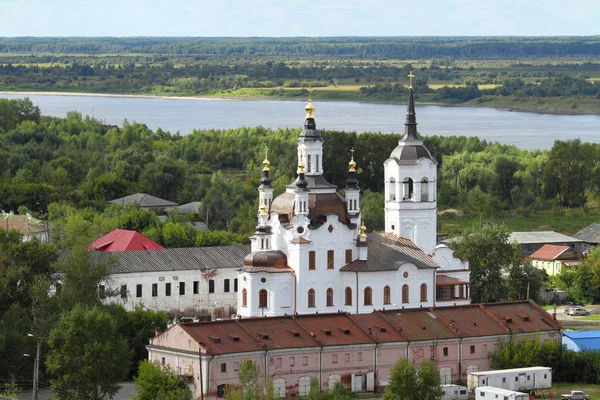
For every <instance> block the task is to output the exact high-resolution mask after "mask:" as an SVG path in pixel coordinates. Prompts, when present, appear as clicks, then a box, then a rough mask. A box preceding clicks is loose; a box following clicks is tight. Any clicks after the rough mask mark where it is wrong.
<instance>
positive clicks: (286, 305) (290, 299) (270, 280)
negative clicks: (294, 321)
mask: <svg viewBox="0 0 600 400" xmlns="http://www.w3.org/2000/svg"><path fill="white" fill-rule="evenodd" d="M240 283H241V286H240V292H239V294H238V304H239V307H238V315H240V316H241V317H271V316H275V315H284V314H288V315H292V314H293V313H294V290H295V289H294V286H295V284H294V278H293V275H292V274H290V273H285V272H282V273H268V272H261V273H241V274H240ZM244 289H245V290H246V291H247V302H246V306H245V307H244V306H243V304H244V303H243V298H242V296H243V290H244ZM261 290H266V293H267V304H266V307H261V304H260V291H261Z"/></svg>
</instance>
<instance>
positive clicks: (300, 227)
mask: <svg viewBox="0 0 600 400" xmlns="http://www.w3.org/2000/svg"><path fill="white" fill-rule="evenodd" d="M305 109H306V111H307V115H306V118H305V122H304V128H303V130H302V132H301V133H300V135H299V138H298V149H297V156H298V169H297V173H298V176H297V178H296V180H295V182H293V183H291V184H289V185H288V186H287V187H286V190H285V192H284V193H282V194H281V195H279V196H277V197H275V198H273V187H272V186H271V179H270V177H269V172H270V163H269V161H268V158H267V157H266V156H265V160H264V161H263V165H264V168H263V174H264V175H263V178H262V179H261V184H260V186H259V188H258V191H259V210H258V225H257V227H256V232H255V235H254V236H253V237H252V238H251V242H252V245H251V249H252V252H251V253H250V254H249V255H248V256H247V257H246V258H245V260H244V266H243V268H242V269H241V270H240V271H239V275H238V281H239V282H240V290H239V292H238V315H239V316H240V317H242V318H244V317H262V316H283V315H298V314H316V313H331V312H347V313H351V314H363V313H371V312H373V311H375V310H382V309H402V308H423V307H432V306H438V307H439V306H444V305H464V304H469V303H470V296H469V271H468V263H467V262H463V261H461V260H458V259H456V258H454V257H453V254H452V250H451V249H450V248H448V247H447V246H445V245H439V246H438V245H436V227H437V201H436V196H437V193H436V185H437V161H436V160H435V158H434V157H433V156H432V155H431V153H430V152H429V150H428V149H427V148H426V147H425V146H424V145H423V142H422V141H421V140H420V139H419V137H418V135H417V130H416V125H417V123H416V114H415V106H414V99H413V89H412V85H411V86H410V88H409V103H408V111H407V116H406V122H405V132H404V135H403V136H402V137H401V138H400V140H399V142H398V146H397V147H396V148H395V149H394V151H393V152H392V153H391V155H390V157H389V158H388V159H387V160H385V161H384V160H382V163H383V164H384V167H385V184H386V186H385V187H386V190H385V232H384V233H380V234H367V233H366V227H365V226H364V222H363V215H362V212H361V207H360V188H359V182H358V180H357V178H356V162H355V161H354V152H353V150H352V153H351V157H350V162H349V163H348V180H347V181H346V186H345V190H344V191H345V196H342V195H341V194H339V193H338V192H337V188H336V186H335V185H332V184H330V183H328V182H327V181H326V180H325V178H324V171H323V138H322V136H321V134H320V132H319V131H318V130H317V127H316V122H315V117H314V110H315V107H314V106H313V104H312V102H311V101H309V103H308V105H307V106H306V107H305Z"/></svg>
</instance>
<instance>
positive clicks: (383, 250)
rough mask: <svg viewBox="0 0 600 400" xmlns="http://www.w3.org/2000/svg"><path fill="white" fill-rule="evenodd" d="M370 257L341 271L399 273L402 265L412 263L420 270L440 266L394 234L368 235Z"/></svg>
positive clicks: (352, 263)
mask: <svg viewBox="0 0 600 400" xmlns="http://www.w3.org/2000/svg"><path fill="white" fill-rule="evenodd" d="M367 242H368V244H369V255H368V259H367V260H366V261H361V260H356V261H353V262H351V263H350V264H348V265H346V266H345V267H342V268H341V269H340V271H351V272H377V271H397V270H398V269H399V268H400V267H401V266H402V264H405V263H412V264H415V265H416V266H417V268H419V269H429V268H437V267H439V265H438V264H437V263H436V262H435V261H434V260H433V258H431V257H429V256H428V255H427V254H425V252H424V251H423V250H421V249H420V248H419V246H417V245H416V244H414V243H413V242H411V241H410V240H408V239H404V238H400V237H398V236H396V234H394V233H371V234H369V235H368V238H367Z"/></svg>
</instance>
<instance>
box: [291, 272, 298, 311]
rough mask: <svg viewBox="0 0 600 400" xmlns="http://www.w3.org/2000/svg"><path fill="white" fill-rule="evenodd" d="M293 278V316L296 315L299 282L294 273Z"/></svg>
mask: <svg viewBox="0 0 600 400" xmlns="http://www.w3.org/2000/svg"><path fill="white" fill-rule="evenodd" d="M292 276H293V277H294V313H293V314H292V315H296V296H297V295H298V294H297V290H298V281H297V280H296V273H295V272H294V271H292Z"/></svg>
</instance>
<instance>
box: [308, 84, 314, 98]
mask: <svg viewBox="0 0 600 400" xmlns="http://www.w3.org/2000/svg"><path fill="white" fill-rule="evenodd" d="M312 92H313V88H312V86H309V87H308V101H309V102H311V101H312Z"/></svg>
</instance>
